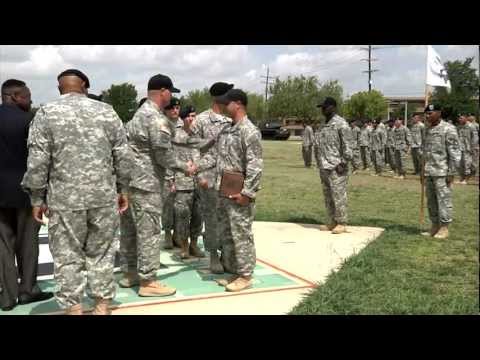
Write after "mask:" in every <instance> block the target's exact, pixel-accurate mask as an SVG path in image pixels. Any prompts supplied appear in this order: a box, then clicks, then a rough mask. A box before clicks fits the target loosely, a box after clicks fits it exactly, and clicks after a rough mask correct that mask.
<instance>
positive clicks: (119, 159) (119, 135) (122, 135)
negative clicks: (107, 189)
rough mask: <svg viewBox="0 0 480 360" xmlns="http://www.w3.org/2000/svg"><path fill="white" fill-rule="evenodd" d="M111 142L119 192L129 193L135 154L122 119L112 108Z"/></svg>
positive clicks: (109, 113) (110, 115)
mask: <svg viewBox="0 0 480 360" xmlns="http://www.w3.org/2000/svg"><path fill="white" fill-rule="evenodd" d="M107 117H108V118H109V119H108V120H109V121H108V124H109V125H111V127H110V129H109V133H110V134H109V136H110V143H111V144H112V159H113V168H114V171H115V175H116V181H117V192H118V193H127V192H128V185H129V183H130V176H131V174H130V169H132V167H133V154H132V153H131V151H130V147H129V146H128V141H127V132H126V130H125V127H124V126H123V123H122V120H121V119H120V117H119V116H118V115H117V113H116V112H115V111H114V110H113V109H112V110H111V111H109V112H108V114H107Z"/></svg>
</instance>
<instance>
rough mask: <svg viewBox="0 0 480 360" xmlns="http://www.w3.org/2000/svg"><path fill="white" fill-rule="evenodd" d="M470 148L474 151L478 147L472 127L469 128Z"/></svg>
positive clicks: (476, 135) (476, 136) (475, 133)
mask: <svg viewBox="0 0 480 360" xmlns="http://www.w3.org/2000/svg"><path fill="white" fill-rule="evenodd" d="M470 133H471V135H470V146H471V150H474V149H476V148H477V145H478V133H477V132H476V131H475V128H474V127H473V126H472V127H470Z"/></svg>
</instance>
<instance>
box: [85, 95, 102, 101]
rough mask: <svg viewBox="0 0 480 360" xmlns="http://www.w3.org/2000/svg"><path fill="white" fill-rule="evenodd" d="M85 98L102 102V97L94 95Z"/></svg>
mask: <svg viewBox="0 0 480 360" xmlns="http://www.w3.org/2000/svg"><path fill="white" fill-rule="evenodd" d="M87 97H88V98H90V99H93V100H97V101H102V99H103V96H102V95H95V94H88V95H87Z"/></svg>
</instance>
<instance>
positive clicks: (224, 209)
mask: <svg viewBox="0 0 480 360" xmlns="http://www.w3.org/2000/svg"><path fill="white" fill-rule="evenodd" d="M217 149H218V158H217V166H216V172H217V174H218V176H217V181H216V189H217V190H219V189H220V182H221V178H222V174H223V171H224V170H228V171H235V172H241V173H242V174H243V175H244V176H245V181H244V184H243V190H242V191H241V194H242V195H245V196H248V197H249V198H250V199H251V201H250V203H249V204H248V205H246V206H242V205H239V204H237V203H236V202H234V201H233V200H231V199H228V198H225V197H222V196H220V197H219V201H218V211H217V220H218V236H219V239H221V241H222V263H223V266H224V268H225V270H226V271H228V272H231V273H236V274H237V275H240V276H250V275H252V274H253V270H254V268H255V263H256V252H255V244H254V240H253V232H252V223H253V218H254V216H255V198H256V194H257V191H258V190H259V189H260V178H261V176H262V172H263V157H262V144H261V135H260V131H259V130H258V129H257V128H256V127H255V125H253V124H252V123H251V121H250V120H249V119H248V117H244V118H243V120H241V121H239V122H238V123H237V124H232V126H230V128H227V130H226V131H225V132H222V134H221V135H220V137H219V139H218V144H217Z"/></svg>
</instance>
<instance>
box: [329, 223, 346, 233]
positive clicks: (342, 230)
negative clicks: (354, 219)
mask: <svg viewBox="0 0 480 360" xmlns="http://www.w3.org/2000/svg"><path fill="white" fill-rule="evenodd" d="M346 232H347V227H346V226H345V224H337V226H335V227H334V228H333V229H332V234H343V233H346Z"/></svg>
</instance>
